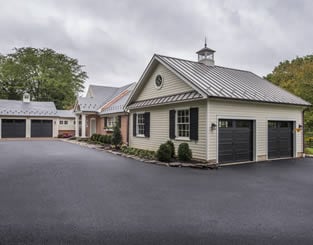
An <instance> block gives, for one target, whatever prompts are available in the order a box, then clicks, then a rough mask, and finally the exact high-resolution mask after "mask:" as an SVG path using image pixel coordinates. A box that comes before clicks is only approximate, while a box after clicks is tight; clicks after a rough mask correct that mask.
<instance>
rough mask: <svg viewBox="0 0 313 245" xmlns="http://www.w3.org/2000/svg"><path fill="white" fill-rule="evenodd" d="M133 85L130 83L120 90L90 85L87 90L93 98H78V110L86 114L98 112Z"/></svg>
mask: <svg viewBox="0 0 313 245" xmlns="http://www.w3.org/2000/svg"><path fill="white" fill-rule="evenodd" d="M133 85H134V83H131V84H127V85H125V86H123V87H120V88H118V87H107V86H99V85H90V86H89V90H91V93H92V95H93V96H90V97H79V98H78V105H79V106H80V110H81V111H86V112H98V110H99V109H100V108H101V107H102V106H103V105H105V104H106V103H108V102H110V101H111V100H112V99H113V98H115V97H116V96H118V95H119V94H120V93H122V92H123V91H125V90H126V89H128V88H130V87H131V86H133Z"/></svg>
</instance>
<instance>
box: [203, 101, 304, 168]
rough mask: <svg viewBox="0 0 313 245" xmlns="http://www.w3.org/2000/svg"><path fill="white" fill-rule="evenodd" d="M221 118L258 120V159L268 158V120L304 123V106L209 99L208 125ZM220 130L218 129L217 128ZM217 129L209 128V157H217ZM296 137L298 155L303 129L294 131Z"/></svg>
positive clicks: (212, 158)
mask: <svg viewBox="0 0 313 245" xmlns="http://www.w3.org/2000/svg"><path fill="white" fill-rule="evenodd" d="M219 118H233V119H236V118H242V119H251V120H255V121H256V160H257V161H258V160H259V161H261V160H266V159H267V127H268V125H267V122H268V120H289V121H296V125H299V124H301V125H302V108H300V107H296V106H286V105H275V104H260V103H253V102H236V101H229V100H225V101H221V100H209V101H208V125H209V127H210V126H211V124H212V123H215V124H216V125H218V119H219ZM217 130H218V129H217ZM217 130H214V131H212V130H209V131H208V133H209V142H208V148H209V152H208V154H209V155H208V158H209V160H211V161H212V162H214V161H216V159H217ZM294 135H295V137H296V156H301V154H302V143H303V142H302V131H301V132H295V133H294Z"/></svg>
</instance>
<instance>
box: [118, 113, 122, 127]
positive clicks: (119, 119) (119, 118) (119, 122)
mask: <svg viewBox="0 0 313 245" xmlns="http://www.w3.org/2000/svg"><path fill="white" fill-rule="evenodd" d="M117 123H118V127H119V128H121V126H122V116H118V117H117Z"/></svg>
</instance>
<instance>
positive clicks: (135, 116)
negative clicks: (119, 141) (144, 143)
mask: <svg viewBox="0 0 313 245" xmlns="http://www.w3.org/2000/svg"><path fill="white" fill-rule="evenodd" d="M136 124H137V114H136V113H134V114H133V136H136V135H137V134H136V128H137V125H136Z"/></svg>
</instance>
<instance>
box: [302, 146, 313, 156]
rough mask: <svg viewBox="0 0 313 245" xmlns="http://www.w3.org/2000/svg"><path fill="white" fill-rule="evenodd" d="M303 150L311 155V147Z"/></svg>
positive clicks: (312, 152) (312, 149)
mask: <svg viewBox="0 0 313 245" xmlns="http://www.w3.org/2000/svg"><path fill="white" fill-rule="evenodd" d="M304 152H305V153H306V154H312V155H313V148H309V147H307V148H305V150H304Z"/></svg>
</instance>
